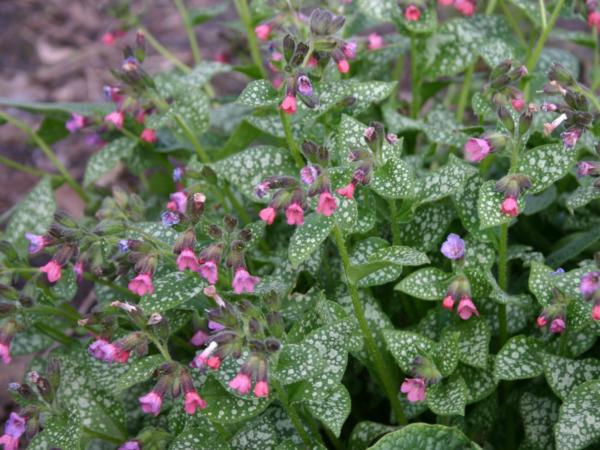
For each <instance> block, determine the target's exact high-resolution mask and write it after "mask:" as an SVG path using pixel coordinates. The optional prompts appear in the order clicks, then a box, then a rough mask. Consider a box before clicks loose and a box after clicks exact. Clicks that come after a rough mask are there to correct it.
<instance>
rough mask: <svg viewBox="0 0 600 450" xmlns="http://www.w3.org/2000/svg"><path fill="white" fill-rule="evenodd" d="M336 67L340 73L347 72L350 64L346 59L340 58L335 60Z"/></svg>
mask: <svg viewBox="0 0 600 450" xmlns="http://www.w3.org/2000/svg"><path fill="white" fill-rule="evenodd" d="M337 69H338V72H340V73H348V72H349V71H350V64H349V63H348V60H346V59H340V60H339V61H338V62H337Z"/></svg>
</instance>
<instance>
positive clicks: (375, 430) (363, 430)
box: [348, 420, 396, 450]
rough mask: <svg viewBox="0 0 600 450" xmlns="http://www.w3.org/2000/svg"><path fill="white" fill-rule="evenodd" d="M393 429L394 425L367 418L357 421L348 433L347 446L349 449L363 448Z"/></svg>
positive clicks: (358, 449)
mask: <svg viewBox="0 0 600 450" xmlns="http://www.w3.org/2000/svg"><path fill="white" fill-rule="evenodd" d="M395 429H396V427H393V426H390V425H384V424H382V423H377V422H371V421H368V420H365V421H363V422H359V423H357V424H356V426H355V427H354V429H353V430H352V433H351V434H350V438H349V439H348V448H349V449H350V450H365V449H366V448H367V447H368V446H369V444H371V443H372V442H373V441H374V440H375V439H377V438H379V437H380V436H382V435H384V434H385V433H388V432H390V431H394V430H395Z"/></svg>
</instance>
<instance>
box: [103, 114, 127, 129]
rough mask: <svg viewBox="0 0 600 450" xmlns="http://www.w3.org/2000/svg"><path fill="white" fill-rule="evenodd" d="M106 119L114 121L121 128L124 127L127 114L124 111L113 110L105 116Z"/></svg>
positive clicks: (106, 120)
mask: <svg viewBox="0 0 600 450" xmlns="http://www.w3.org/2000/svg"><path fill="white" fill-rule="evenodd" d="M104 121H105V122H108V123H112V124H113V125H114V126H115V127H116V128H118V129H119V130H120V129H121V128H123V122H124V121H125V115H124V114H123V111H113V112H111V113H110V114H107V115H106V116H104Z"/></svg>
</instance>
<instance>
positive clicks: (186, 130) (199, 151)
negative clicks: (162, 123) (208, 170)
mask: <svg viewBox="0 0 600 450" xmlns="http://www.w3.org/2000/svg"><path fill="white" fill-rule="evenodd" d="M174 118H175V122H177V124H178V125H179V126H180V127H181V129H182V130H183V134H185V137H186V138H187V139H188V140H189V141H190V143H191V144H192V146H193V147H194V150H195V151H196V155H197V156H198V158H199V159H200V161H201V162H203V163H204V164H208V163H209V162H210V158H209V157H208V154H207V153H206V151H205V150H204V148H203V147H202V144H200V141H199V140H198V138H197V137H196V135H195V134H194V132H193V131H192V130H191V129H190V127H189V126H188V124H187V123H186V122H185V120H184V119H183V117H181V116H180V115H179V114H175V116H174Z"/></svg>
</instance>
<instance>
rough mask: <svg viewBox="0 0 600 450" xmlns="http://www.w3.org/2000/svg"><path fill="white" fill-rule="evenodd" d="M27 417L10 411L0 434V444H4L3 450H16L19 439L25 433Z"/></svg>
mask: <svg viewBox="0 0 600 450" xmlns="http://www.w3.org/2000/svg"><path fill="white" fill-rule="evenodd" d="M26 423H27V419H26V418H25V417H22V416H20V415H19V414H17V413H15V412H11V413H10V416H9V417H8V420H7V421H6V424H4V434H3V435H2V436H0V445H4V450H17V449H18V448H19V440H20V438H21V436H22V435H23V433H25V426H26Z"/></svg>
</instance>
